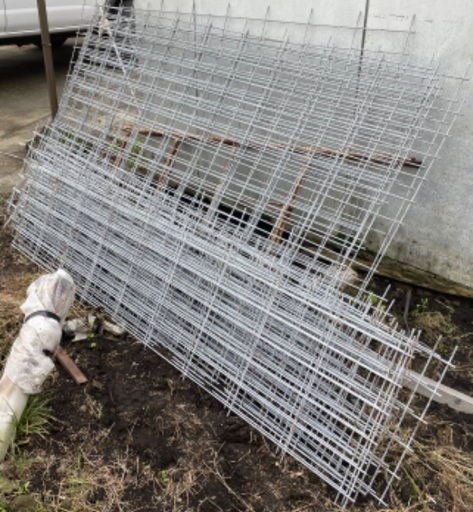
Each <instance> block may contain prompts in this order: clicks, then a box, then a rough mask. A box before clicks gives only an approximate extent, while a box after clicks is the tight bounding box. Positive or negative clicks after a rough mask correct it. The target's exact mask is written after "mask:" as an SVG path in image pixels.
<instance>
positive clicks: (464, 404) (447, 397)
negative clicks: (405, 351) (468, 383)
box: [403, 371, 473, 414]
mask: <svg viewBox="0 0 473 512" xmlns="http://www.w3.org/2000/svg"><path fill="white" fill-rule="evenodd" d="M403 385H404V387H406V388H408V389H411V390H412V391H416V392H417V393H419V394H420V395H422V396H425V397H427V398H430V397H432V400H433V401H434V402H437V403H439V404H445V405H448V407H450V408H452V409H454V410H455V411H458V412H463V413H465V414H473V397H471V396H469V395H466V394H465V393H462V392H460V391H457V390H456V389H453V388H450V387H448V386H444V385H443V384H440V386H439V387H438V389H437V394H436V395H433V393H432V389H435V386H436V385H437V384H436V382H435V381H434V380H432V379H429V378H428V377H425V376H423V375H419V374H418V373H416V372H413V371H409V372H408V373H407V375H406V376H405V377H404V382H403ZM416 386H417V389H416ZM432 395H433V396H432Z"/></svg>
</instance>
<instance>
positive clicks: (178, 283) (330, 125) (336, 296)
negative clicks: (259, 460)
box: [12, 11, 460, 505]
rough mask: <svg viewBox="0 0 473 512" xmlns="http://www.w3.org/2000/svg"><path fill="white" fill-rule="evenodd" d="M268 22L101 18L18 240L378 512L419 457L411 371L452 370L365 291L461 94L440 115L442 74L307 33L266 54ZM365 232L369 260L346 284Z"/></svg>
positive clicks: (28, 171) (18, 218) (32, 165)
mask: <svg viewBox="0 0 473 512" xmlns="http://www.w3.org/2000/svg"><path fill="white" fill-rule="evenodd" d="M271 23H272V22H270V21H268V20H248V21H247V24H246V26H245V27H241V20H236V19H232V18H231V17H230V16H227V17H225V18H217V17H215V18H212V17H205V18H201V17H198V16H192V15H185V14H179V13H169V12H160V13H155V14H150V13H149V12H140V11H135V14H134V16H133V17H131V16H130V15H129V12H126V13H122V12H121V11H118V12H117V15H116V16H115V17H114V20H113V21H112V22H111V21H107V20H104V19H100V18H99V17H97V18H96V19H95V20H94V22H93V24H92V26H91V29H90V30H89V32H88V34H87V36H86V38H85V41H84V43H83V45H82V48H81V51H80V54H79V57H78V61H77V63H76V64H75V66H74V69H73V71H72V74H71V76H70V77H69V81H68V84H67V87H66V91H65V93H64V96H63V99H62V102H61V106H60V110H59V114H58V116H57V118H56V119H55V121H54V122H53V123H52V124H51V125H50V126H49V128H48V129H47V131H46V132H45V133H44V134H43V136H42V137H41V141H40V143H39V145H38V146H37V147H36V148H33V149H32V151H31V153H30V155H29V158H28V162H27V165H26V168H25V172H24V179H23V183H22V184H21V186H20V187H19V189H18V191H17V192H18V193H17V194H16V197H15V198H14V201H13V202H12V209H13V211H12V220H13V225H14V227H15V230H16V236H15V242H14V243H15V245H16V247H17V248H19V249H20V250H21V251H23V252H24V253H25V254H27V255H28V256H29V257H30V258H31V259H33V260H34V261H36V262H38V263H40V264H41V265H44V266H46V267H48V268H54V267H57V266H58V265H59V266H63V267H64V268H66V269H67V270H68V271H69V272H71V273H72V275H73V276H74V278H75V280H76V283H77V286H78V289H79V293H80V295H81V297H82V299H83V300H85V301H87V302H90V303H92V304H95V305H98V306H101V307H103V308H104V309H105V310H106V311H107V312H108V313H110V314H111V315H112V316H113V317H114V318H115V319H116V320H117V321H118V322H119V323H121V324H123V325H124V326H126V327H127V329H128V330H129V331H130V332H132V333H133V334H135V335H136V336H137V337H138V338H139V339H140V340H142V341H143V342H144V343H146V344H147V345H149V346H150V347H151V348H153V349H154V350H155V351H157V352H158V353H160V354H161V355H162V356H163V357H165V358H166V359H167V360H168V361H170V362H171V364H173V365H174V366H176V367H177V368H179V369H180V370H182V372H183V373H184V374H185V375H187V376H188V377H189V378H191V379H192V380H194V381H195V382H197V383H198V384H199V385H201V386H202V387H204V388H205V389H206V390H208V391H209V392H210V393H211V394H212V395H214V396H216V397H217V398H218V399H219V400H221V401H222V403H223V404H224V405H225V406H227V407H228V409H229V410H230V411H234V412H235V413H237V414H239V415H240V416H242V417H243V418H245V419H246V420H247V421H248V422H249V423H250V424H252V425H253V426H254V427H256V428H257V429H258V430H260V431H261V432H262V433H263V434H265V435H266V436H267V437H268V438H269V439H271V440H272V441H274V443H275V444H276V445H277V446H278V447H279V449H280V450H281V452H282V454H285V453H289V454H291V455H292V456H294V457H295V458H296V459H298V460H299V461H301V462H302V463H303V464H305V465H306V466H307V467H309V468H310V469H311V470H313V471H314V472H315V473H316V474H317V475H319V476H320V477H321V478H323V479H324V480H325V481H326V482H328V483H329V484H330V485H331V486H332V487H333V488H334V489H336V490H337V491H338V497H339V501H340V502H341V503H342V504H343V505H346V504H347V503H348V502H350V501H354V500H355V499H356V497H357V496H358V495H359V494H360V493H361V494H371V495H373V496H377V497H378V499H380V500H381V501H382V500H383V499H384V497H385V495H386V489H387V488H388V487H389V484H390V483H391V482H392V481H393V479H395V478H396V474H397V471H398V469H399V466H398V465H397V466H396V465H392V464H389V463H388V462H387V460H386V458H387V455H388V454H389V453H392V452H393V451H395V452H397V453H399V452H402V455H401V456H400V457H399V461H400V460H402V458H403V456H404V453H405V452H406V450H408V449H409V445H410V440H407V441H403V440H402V439H401V437H400V435H399V429H400V428H401V427H402V420H403V419H404V418H405V417H407V416H409V415H413V414H414V413H413V411H412V410H411V407H410V404H411V400H412V396H411V397H407V399H404V400H400V398H399V391H400V389H401V387H402V382H403V378H404V376H405V372H406V369H407V368H408V365H409V364H410V361H411V359H412V355H413V353H414V351H416V352H417V353H419V354H420V355H421V356H423V357H425V360H426V363H425V369H427V368H428V366H429V364H430V363H431V362H432V361H433V360H434V361H435V364H436V365H441V366H442V368H444V370H445V368H446V367H447V366H448V363H446V362H444V361H441V358H439V357H438V356H437V355H436V354H435V352H434V351H432V350H430V349H428V348H426V347H424V346H422V345H421V344H419V342H418V340H417V337H416V336H415V335H409V336H408V335H406V334H405V333H404V332H401V331H399V330H397V327H396V325H394V324H393V322H392V320H391V319H390V317H389V315H388V313H387V310H386V309H385V304H384V301H383V300H382V298H381V299H380V300H379V302H378V300H377V302H378V305H377V306H376V307H375V306H373V304H372V300H371V298H370V296H369V294H368V293H367V292H366V285H367V283H368V281H369V277H370V276H371V273H372V272H373V271H374V269H375V267H376V264H377V262H378V261H379V257H380V256H382V253H383V251H384V250H385V248H386V247H387V244H388V243H389V241H390V240H391V238H392V236H393V234H394V232H395V229H396V228H397V226H398V224H399V222H400V221H401V220H402V217H403V215H404V214H405V211H406V208H407V206H408V204H409V202H411V201H412V200H413V198H414V196H415V193H416V191H417V189H418V187H419V184H420V183H421V181H422V180H423V179H424V175H425V172H426V170H427V169H428V167H429V165H430V162H431V160H432V158H433V157H434V156H435V154H436V152H437V151H438V148H439V147H440V145H441V142H442V140H443V138H444V136H445V135H446V134H447V132H448V129H449V127H450V125H451V123H452V122H453V119H454V117H455V114H456V111H457V110H458V100H457V99H456V92H455V91H456V90H457V89H453V90H454V92H455V94H454V95H453V96H452V97H450V98H445V97H444V95H443V94H442V93H443V89H444V87H445V83H446V81H447V78H446V77H443V76H441V75H440V74H439V72H438V70H436V69H435V68H433V67H425V68H423V67H419V66H415V65H414V64H412V63H410V62H409V59H408V58H407V57H405V56H404V55H402V54H401V55H393V54H387V53H383V52H381V51H379V52H371V53H369V52H366V51H365V52H361V51H360V49H359V48H357V46H356V44H353V45H352V47H349V48H341V47H336V46H334V45H333V44H331V43H330V42H326V43H324V44H320V42H318V43H315V42H313V41H312V40H311V37H312V36H311V31H312V30H314V29H315V27H314V26H312V25H310V24H308V25H307V26H306V27H305V36H304V41H303V42H301V43H297V44H296V43H293V42H290V41H289V39H288V38H287V37H284V38H282V39H277V38H269V37H268V36H267V30H268V26H270V25H271ZM277 25H278V27H281V26H284V24H280V23H279V24H277ZM334 30H335V29H334ZM344 30H345V29H344ZM356 33H357V30H356V28H355V29H354V34H355V35H356ZM353 40H354V41H355V40H356V37H354V38H353ZM451 81H452V82H453V83H456V82H458V83H460V81H455V80H453V79H452V80H451ZM449 90H451V87H450V89H449ZM373 229H376V230H377V231H378V232H379V233H380V234H381V236H382V237H383V239H384V243H383V246H382V248H381V251H380V254H379V257H378V259H376V260H375V262H374V263H373V265H372V266H370V267H369V268H367V269H366V270H367V278H366V279H364V280H353V279H352V277H353V274H352V271H351V267H352V266H353V263H354V261H355V258H356V256H357V254H358V252H359V250H360V249H361V248H362V247H363V244H364V243H365V241H366V237H367V235H368V233H369V232H370V230H373ZM421 419H422V414H421V415H420V417H419V420H421ZM394 447H397V448H396V450H393V448H394ZM399 447H401V450H399ZM381 473H382V474H384V475H388V485H387V486H385V487H384V488H383V490H382V491H381V492H380V493H378V492H377V478H378V477H379V475H380V474H381Z"/></svg>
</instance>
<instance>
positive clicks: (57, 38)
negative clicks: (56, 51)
mask: <svg viewBox="0 0 473 512" xmlns="http://www.w3.org/2000/svg"><path fill="white" fill-rule="evenodd" d="M50 38H51V46H52V47H53V48H60V47H61V46H62V45H63V44H64V43H65V42H66V41H67V39H68V37H67V36H63V35H62V34H51V36H50ZM34 44H35V46H37V47H38V48H39V49H40V50H41V49H42V46H43V45H42V43H41V39H39V40H38V41H35V42H34Z"/></svg>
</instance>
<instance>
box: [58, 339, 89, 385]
mask: <svg viewBox="0 0 473 512" xmlns="http://www.w3.org/2000/svg"><path fill="white" fill-rule="evenodd" d="M54 357H55V358H56V359H57V360H58V361H59V363H60V364H61V366H62V367H63V368H64V369H65V370H66V371H67V373H68V374H69V375H70V376H71V377H72V380H73V381H74V382H75V383H76V384H85V383H86V382H87V377H86V376H85V375H84V374H83V373H82V372H81V371H80V369H79V367H78V366H77V365H76V363H74V361H73V360H72V359H71V358H70V357H69V356H68V355H67V354H66V352H65V351H64V349H63V348H62V347H58V348H57V349H56V350H55V352H54Z"/></svg>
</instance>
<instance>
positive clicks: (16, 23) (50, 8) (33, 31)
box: [0, 0, 105, 47]
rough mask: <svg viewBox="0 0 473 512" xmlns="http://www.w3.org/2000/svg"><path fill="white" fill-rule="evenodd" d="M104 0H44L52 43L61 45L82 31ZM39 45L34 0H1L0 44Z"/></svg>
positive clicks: (36, 9) (39, 32) (38, 28)
mask: <svg viewBox="0 0 473 512" xmlns="http://www.w3.org/2000/svg"><path fill="white" fill-rule="evenodd" d="M104 3H105V2H104V1H103V0H61V1H60V0H47V1H46V8H47V13H48V23H49V32H50V37H51V45H52V46H53V47H58V46H61V45H62V44H63V43H64V42H65V41H66V39H68V38H69V37H73V36H75V35H76V34H77V32H78V31H81V30H85V29H86V28H87V27H88V26H89V23H90V20H91V19H92V16H93V14H94V12H95V9H96V6H97V5H103V4H104ZM31 43H33V44H36V45H38V46H39V45H40V44H41V31H40V27H39V18H38V8H37V3H36V0H0V44H17V45H18V46H21V45H24V44H31Z"/></svg>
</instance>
